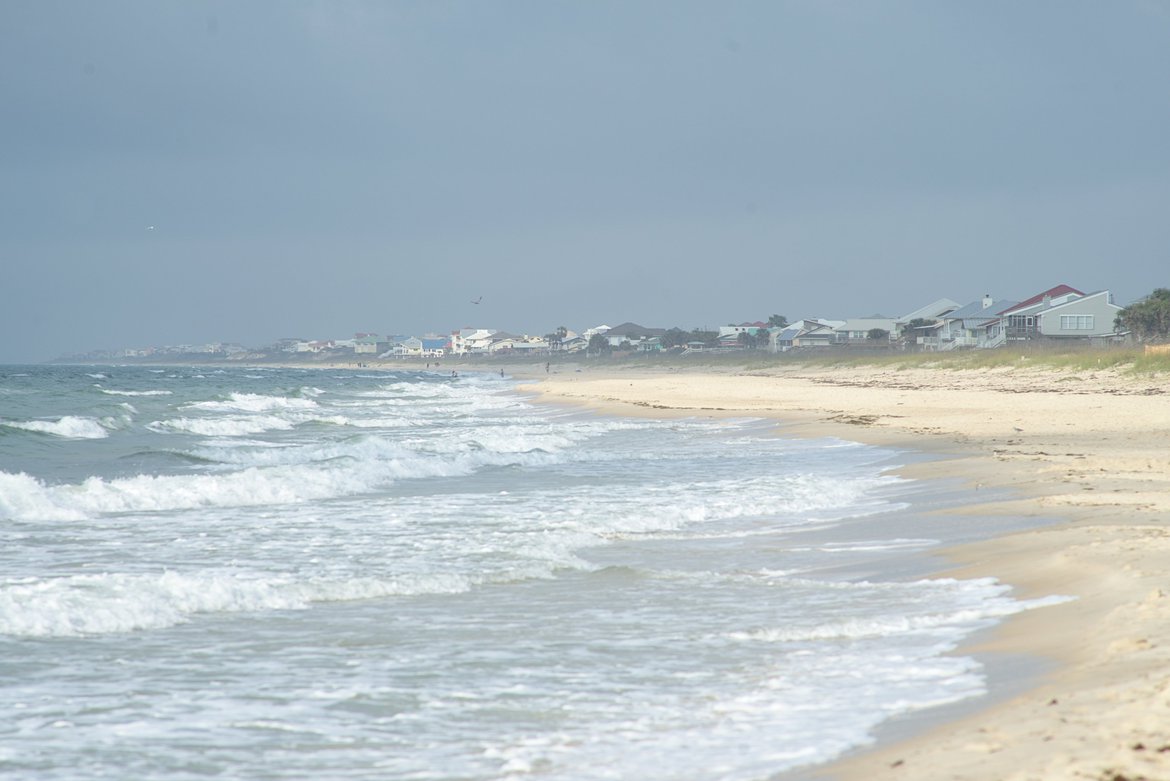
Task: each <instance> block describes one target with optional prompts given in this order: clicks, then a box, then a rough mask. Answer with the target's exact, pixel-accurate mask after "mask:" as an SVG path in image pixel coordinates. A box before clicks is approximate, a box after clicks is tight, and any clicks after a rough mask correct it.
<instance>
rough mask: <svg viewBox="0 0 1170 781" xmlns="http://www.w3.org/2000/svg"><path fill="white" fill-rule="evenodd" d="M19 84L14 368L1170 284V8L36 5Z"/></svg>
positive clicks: (679, 3)
mask: <svg viewBox="0 0 1170 781" xmlns="http://www.w3.org/2000/svg"><path fill="white" fill-rule="evenodd" d="M0 107H2V108H0V112H2V122H0V161H2V165H0V333H3V335H4V338H3V339H2V340H0V362H19V361H37V360H44V359H49V358H53V357H56V356H57V355H59V354H62V353H66V352H73V351H80V350H89V349H95V348H117V347H126V346H145V345H151V344H168V343H171V344H173V343H191V342H206V341H235V342H241V343H243V344H245V345H249V346H258V345H262V344H265V343H269V342H271V341H273V340H275V339H277V338H279V337H284V336H299V337H304V338H342V337H346V336H350V335H352V333H353V332H354V331H359V330H360V331H366V330H370V331H377V332H379V333H387V332H393V333H422V332H425V331H435V332H448V331H450V330H452V329H455V328H459V327H463V326H480V327H495V328H501V329H505V330H510V331H526V332H531V333H540V334H542V333H546V332H548V331H551V330H553V329H555V328H556V327H557V326H558V325H567V326H568V327H570V328H572V329H574V330H579V329H583V328H586V327H588V326H591V325H596V324H599V323H609V324H610V325H615V324H616V323H617V322H618V321H621V320H626V319H632V320H636V321H638V322H641V323H642V324H644V325H650V326H662V327H669V326H673V325H678V326H681V327H683V328H692V327H695V326H701V325H709V326H715V325H719V324H722V323H728V322H732V321H735V322H740V321H743V320H749V319H753V320H754V319H765V318H767V317H768V315H770V314H772V313H780V314H784V315H787V316H788V317H789V318H793V319H794V318H796V317H804V316H809V317H813V316H818V317H850V316H864V315H869V314H873V313H875V312H881V313H883V314H887V315H891V316H896V315H900V314H904V313H905V312H907V311H910V310H912V309H915V308H917V307H918V306H920V305H922V304H925V303H928V302H929V301H931V300H933V299H935V298H938V297H942V296H947V297H950V298H954V299H957V300H959V301H961V302H966V301H969V300H972V299H974V298H977V297H979V296H981V295H982V294H984V293H991V294H993V295H994V296H996V297H1004V298H1024V297H1027V296H1030V295H1032V294H1033V293H1036V292H1038V291H1040V290H1043V289H1045V288H1047V287H1050V286H1052V285H1055V284H1057V283H1060V282H1065V283H1068V284H1071V285H1073V286H1075V287H1078V288H1080V289H1082V290H1085V291H1090V290H1098V289H1101V288H1110V289H1111V290H1113V291H1114V293H1115V295H1116V297H1117V300H1118V303H1121V304H1126V303H1129V302H1131V301H1132V300H1134V299H1135V298H1138V297H1140V296H1142V295H1145V294H1147V293H1149V292H1150V291H1151V290H1152V289H1153V288H1155V287H1159V286H1166V285H1168V284H1170V278H1168V277H1170V273H1168V270H1170V2H1167V0H1140V1H1139V0H1132V1H1127V0H1117V1H1116V2H1072V1H1068V0H1060V1H1059V2H1057V1H1056V0H1052V1H1050V2H1045V1H1043V0H1026V1H1024V2H1021V1H1020V0H1005V1H1003V2H996V1H995V0H991V1H985V0H980V1H979V2H975V1H972V2H947V1H946V0H922V1H921V2H916V1H914V0H909V1H905V2H903V1H899V0H890V2H880V3H879V2H843V1H839V0H799V1H797V0H792V1H785V0H764V1H762V2H737V1H735V0H732V1H731V2H727V1H725V0H721V1H720V2H686V1H685V0H670V1H669V2H651V1H649V0H620V1H617V2H604V1H602V0H588V1H587V0H580V2H557V1H555V0H531V1H527V0H499V1H498V2H471V1H470V0H469V1H468V2H439V1H435V2H431V1H427V2H421V1H420V2H265V1H263V0H260V1H257V2H236V1H235V0H233V1H232V2H222V3H206V2H155V1H154V0H150V1H147V0H141V1H140V2H117V1H116V0H109V1H103V2H82V1H81V0H77V1H76V2H56V1H55V0H7V2H5V3H4V4H3V6H2V7H0ZM151 226H153V229H152V230H151V229H149V228H150V227H151ZM477 296H483V303H482V304H481V305H479V306H473V305H472V304H470V299H472V298H475V297H477Z"/></svg>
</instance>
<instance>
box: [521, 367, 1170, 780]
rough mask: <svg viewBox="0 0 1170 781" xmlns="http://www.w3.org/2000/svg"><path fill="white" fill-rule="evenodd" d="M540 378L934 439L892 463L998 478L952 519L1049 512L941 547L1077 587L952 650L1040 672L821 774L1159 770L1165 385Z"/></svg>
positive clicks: (1041, 580) (1169, 421)
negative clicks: (1063, 598)
mask: <svg viewBox="0 0 1170 781" xmlns="http://www.w3.org/2000/svg"><path fill="white" fill-rule="evenodd" d="M540 380H541V381H540V382H539V383H533V384H530V385H527V386H524V387H525V388H526V389H527V390H529V391H532V392H535V393H538V394H540V395H541V396H542V397H543V398H544V399H546V400H550V401H559V402H572V403H579V404H584V405H588V406H590V407H592V408H595V409H599V410H603V411H609V412H613V413H618V414H627V415H628V414H649V415H654V416H669V415H688V416H689V415H738V416H743V415H760V416H769V417H775V418H776V419H777V420H778V421H780V422H781V423H782V424H783V429H782V430H783V431H784V432H785V433H787V434H790V435H816V436H823V435H826V434H830V435H835V436H840V437H843V438H848V439H853V440H858V441H862V442H870V443H873V444H886V445H894V446H900V447H904V448H909V449H916V450H926V451H931V452H934V453H937V454H939V455H940V456H942V457H940V458H938V459H932V460H929V461H927V462H925V463H919V464H915V465H912V466H910V467H907V468H906V469H905V472H906V474H907V475H908V476H911V477H918V478H932V477H948V478H960V479H962V480H964V481H966V482H967V483H968V484H969V486H970V487H972V488H975V489H979V488H982V487H988V488H991V487H995V488H1008V489H1011V490H1010V491H1009V492H1007V493H1006V494H1005V492H1004V491H988V492H987V495H988V496H989V501H988V502H987V503H984V504H980V505H978V506H972V507H967V508H961V509H957V510H948V511H946V512H947V513H948V514H949V515H951V516H953V517H954V518H953V519H954V520H955V521H956V522H962V521H963V520H966V519H964V517H963V516H964V515H969V516H970V517H971V518H975V517H976V516H984V517H986V516H987V515H988V514H989V513H1000V514H1009V515H1014V516H1017V517H1032V518H1053V519H1059V521H1060V522H1059V523H1056V524H1053V525H1046V526H1042V527H1040V528H1038V529H1034V530H1031V531H1026V532H1022V533H1016V534H1011V535H1008V536H1005V537H1000V538H995V539H990V540H985V541H982V542H977V543H973V544H968V545H964V546H961V547H958V548H955V549H952V550H950V551H947V555H948V556H949V557H950V558H951V560H953V561H954V562H955V567H956V569H955V571H953V572H948V573H947V574H948V576H950V575H956V576H961V577H968V576H969V577H976V576H979V577H983V576H990V577H995V578H998V579H1000V580H1002V581H1004V582H1006V583H1009V584H1011V585H1012V586H1014V587H1015V589H1016V591H1017V593H1018V594H1019V595H1020V596H1022V597H1029V596H1044V595H1050V594H1064V595H1070V596H1074V597H1076V599H1075V601H1071V602H1066V603H1063V604H1060V605H1055V606H1052V607H1047V608H1043V609H1039V610H1031V611H1027V612H1025V613H1022V614H1020V615H1018V616H1016V617H1013V618H1012V619H1010V620H1008V621H1007V622H1006V623H1005V624H1003V625H1002V626H1001V627H1000V628H999V629H998V630H996V631H995V632H994V633H992V634H991V635H989V636H987V637H982V638H980V640H979V643H980V644H979V645H978V646H976V647H973V648H967V649H964V650H963V652H964V653H981V652H982V653H997V652H1005V653H1012V654H1030V655H1035V656H1039V657H1042V658H1044V659H1047V660H1051V661H1052V662H1053V664H1052V665H1051V666H1050V671H1049V672H1048V673H1046V674H1044V675H1043V677H1041V678H1040V680H1038V681H1035V682H1034V683H1035V685H1034V686H1032V687H1031V688H1029V689H1028V690H1027V691H1026V692H1025V693H1023V694H1020V695H1017V696H1014V697H1011V698H1009V699H1006V700H1002V701H998V702H995V701H992V702H990V703H989V704H988V706H987V707H986V708H984V709H982V710H977V711H976V712H974V713H973V714H971V715H968V716H965V717H962V718H961V719H960V720H959V721H957V722H953V723H945V724H941V725H938V726H935V727H933V728H930V729H927V730H925V731H920V732H919V733H918V734H916V735H915V736H914V737H912V738H910V739H903V740H892V741H889V742H883V743H880V744H879V745H878V746H877V747H876V748H873V749H869V750H865V751H860V752H857V753H855V754H854V755H851V756H849V757H846V758H844V759H842V760H841V761H839V762H837V763H834V764H833V765H831V766H829V767H827V768H822V769H820V770H818V771H816V775H818V777H822V778H839V779H843V780H851V779H859V780H860V779H867V780H871V781H872V780H876V779H931V780H932V781H939V780H940V779H972V780H975V779H988V780H990V779H996V780H997V781H1025V780H1030V779H1037V780H1039V779H1044V780H1045V781H1053V780H1061V779H1098V780H1100V781H1137V780H1138V779H1170V378H1167V377H1166V376H1164V375H1153V376H1149V377H1139V376H1135V375H1132V374H1126V373H1123V372H1119V371H1115V370H1101V371H1092V372H1073V371H1071V370H1070V371H1063V370H1048V369H1034V368H1006V369H988V370H970V369H968V370H955V369H905V370H898V369H887V368H874V367H850V368H829V369H813V368H808V367H801V366H791V367H777V368H775V369H764V370H752V371H736V370H731V369H711V368H702V369H679V368H672V369H662V370H657V371H647V370H634V369H628V370H627V369H622V368H613V367H611V368H605V369H600V370H596V369H593V368H589V369H587V370H585V371H582V372H579V373H573V374H557V375H553V376H551V377H548V378H545V377H541V378H540ZM974 495H978V491H976V492H975V494H974ZM1005 495H1007V496H1009V497H1012V498H1008V499H1005V498H1004V496H1005Z"/></svg>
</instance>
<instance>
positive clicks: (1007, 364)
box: [590, 346, 1170, 375]
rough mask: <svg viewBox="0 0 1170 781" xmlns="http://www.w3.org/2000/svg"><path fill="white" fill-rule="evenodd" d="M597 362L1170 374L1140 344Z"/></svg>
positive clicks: (1164, 358)
mask: <svg viewBox="0 0 1170 781" xmlns="http://www.w3.org/2000/svg"><path fill="white" fill-rule="evenodd" d="M592 360H601V361H605V362H609V363H616V364H620V365H626V366H631V367H633V366H647V367H649V366H663V367H667V366H678V367H696V368H698V367H704V366H710V367H712V368H742V369H744V370H746V371H752V370H767V369H776V368H780V367H790V368H794V369H797V368H800V367H802V366H803V367H810V368H812V367H815V368H832V367H836V366H839V367H843V368H844V367H857V366H875V367H882V368H886V369H894V370H902V369H939V370H944V371H945V370H955V371H959V370H968V371H970V370H993V369H1010V368H1016V369H1027V368H1036V369H1050V370H1058V371H1067V372H1070V373H1076V372H1091V371H1100V370H1113V371H1119V372H1122V373H1126V374H1137V375H1162V374H1170V354H1166V353H1161V354H1147V353H1146V352H1145V351H1144V350H1143V348H1141V347H1140V346H1139V347H1097V348H1090V347H1083V348H1079V349H1069V348H1063V349H1061V348H1053V347H1048V348H1044V347H1035V346H1033V347H1028V348H1024V349H1019V348H1015V349H1013V348H1000V349H995V350H961V351H960V350H956V351H953V352H942V353H938V352H929V353H928V352H915V353H906V352H900V351H898V352H895V351H878V350H874V351H866V352H849V351H838V350H835V349H829V350H823V351H822V350H817V351H809V352H803V351H792V352H788V353H781V354H772V353H767V352H762V351H752V350H748V351H742V352H741V351H736V352H728V353H719V352H710V353H696V354H688V355H685V356H684V355H677V354H676V355H656V354H652V353H651V354H633V355H629V356H623V357H613V358H608V359H605V358H603V359H590V361H592Z"/></svg>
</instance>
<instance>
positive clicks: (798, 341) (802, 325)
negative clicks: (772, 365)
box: [772, 319, 845, 352]
mask: <svg viewBox="0 0 1170 781" xmlns="http://www.w3.org/2000/svg"><path fill="white" fill-rule="evenodd" d="M843 325H845V321H844V320H817V319H805V320H797V321H796V322H795V323H789V324H788V325H787V326H786V327H785V328H784V329H783V330H782V331H780V333H778V334H777V335H776V338H775V340H774V342H773V348H772V349H773V350H775V351H776V352H787V351H789V350H796V349H801V348H806V349H808V348H827V347H832V346H833V343H834V342H835V341H836V338H837V336H836V334H837V329H838V328H840V327H841V326H843Z"/></svg>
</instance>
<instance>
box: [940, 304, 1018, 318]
mask: <svg viewBox="0 0 1170 781" xmlns="http://www.w3.org/2000/svg"><path fill="white" fill-rule="evenodd" d="M1018 303H1019V302H1018V301H1005V300H1002V299H1001V300H999V301H992V302H991V306H986V307H985V306H983V299H979V300H978V301H972V302H971V303H969V304H967V305H966V306H963V307H959V308H958V309H956V310H955V311H954V312H951V313H950V314H948V315H945V316H944V317H943V319H944V320H994V319H995V318H997V317H999V316H1000V314H1001V313H1002V312H1006V311H1007V310H1009V309H1011V308H1012V307H1013V306H1015V305H1016V304H1018Z"/></svg>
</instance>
